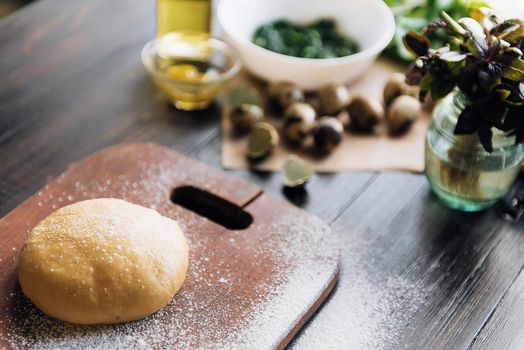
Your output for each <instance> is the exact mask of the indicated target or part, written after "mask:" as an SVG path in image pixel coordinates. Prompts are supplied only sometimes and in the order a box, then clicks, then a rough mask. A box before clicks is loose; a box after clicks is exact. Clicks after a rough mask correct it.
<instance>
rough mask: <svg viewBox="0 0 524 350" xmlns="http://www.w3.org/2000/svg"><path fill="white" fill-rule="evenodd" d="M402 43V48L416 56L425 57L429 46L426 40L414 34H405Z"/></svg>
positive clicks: (420, 35)
mask: <svg viewBox="0 0 524 350" xmlns="http://www.w3.org/2000/svg"><path fill="white" fill-rule="evenodd" d="M402 41H403V42H404V46H405V47H406V48H407V49H408V50H409V51H410V52H411V53H413V54H414V55H416V56H425V55H426V54H427V53H428V51H429V48H430V46H431V44H430V42H429V40H428V38H426V37H425V36H424V35H422V34H418V33H415V32H409V33H408V34H406V36H404V38H403V40H402Z"/></svg>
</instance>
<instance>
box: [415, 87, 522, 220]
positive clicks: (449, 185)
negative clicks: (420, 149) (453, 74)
mask: <svg viewBox="0 0 524 350" xmlns="http://www.w3.org/2000/svg"><path fill="white" fill-rule="evenodd" d="M468 103H469V101H468V99H467V97H466V96H465V95H464V94H462V93H461V92H460V91H456V92H453V93H451V94H450V95H448V96H447V97H445V98H444V99H443V100H442V101H441V103H440V104H439V105H437V107H436V108H435V110H434V112H433V120H432V123H431V126H430V128H429V129H428V132H427V134H426V149H425V174H426V176H427V178H428V180H429V183H430V185H431V188H432V189H433V191H434V192H435V194H436V195H437V197H439V198H440V199H441V200H442V201H443V202H444V203H445V204H446V205H447V206H449V207H451V208H455V209H460V210H463V211H479V210H482V209H485V208H487V207H489V206H491V205H492V204H494V203H495V202H496V201H497V200H498V199H499V198H501V197H502V196H504V195H505V194H506V193H507V192H508V190H509V188H510V187H511V185H512V184H513V182H514V181H515V178H516V177H517V175H518V172H519V170H520V169H521V163H522V159H523V158H524V146H523V145H522V144H515V137H514V136H509V135H507V134H505V133H504V132H502V131H500V130H498V129H495V128H493V130H492V131H493V138H492V141H493V151H492V152H491V153H489V152H487V151H485V150H484V148H483V147H482V145H481V143H480V140H479V137H478V135H477V134H476V133H475V134H471V135H455V134H454V130H455V125H456V124H457V120H458V116H459V115H460V113H461V112H462V110H463V109H464V108H465V107H466V106H467V104H468Z"/></svg>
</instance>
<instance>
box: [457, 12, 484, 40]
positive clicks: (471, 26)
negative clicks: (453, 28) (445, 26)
mask: <svg viewBox="0 0 524 350" xmlns="http://www.w3.org/2000/svg"><path fill="white" fill-rule="evenodd" d="M458 23H459V24H460V25H461V26H462V27H463V28H464V29H466V30H467V31H468V32H469V34H470V35H471V36H473V37H474V38H476V37H479V38H485V37H486V34H485V33H484V28H482V26H481V25H480V23H479V22H477V21H475V20H474V19H473V18H471V17H463V18H461V19H459V20H458Z"/></svg>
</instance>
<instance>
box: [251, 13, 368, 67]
mask: <svg viewBox="0 0 524 350" xmlns="http://www.w3.org/2000/svg"><path fill="white" fill-rule="evenodd" d="M253 42H254V43H255V44H256V45H258V46H261V47H263V48H265V49H268V50H270V51H274V52H278V53H281V54H283V55H288V56H295V57H304V58H333V57H342V56H349V55H352V54H354V53H356V52H358V51H359V48H358V44H357V43H356V42H355V41H354V40H352V39H350V38H348V37H346V36H343V35H341V34H340V33H339V32H338V30H337V25H336V23H335V21H334V20H332V19H327V18H324V19H319V20H318V21H315V22H313V23H311V24H306V25H300V24H295V23H293V22H290V21H288V20H286V19H279V20H276V21H273V22H270V23H267V24H264V25H262V26H260V27H259V28H258V29H257V30H256V31H255V34H254V35H253Z"/></svg>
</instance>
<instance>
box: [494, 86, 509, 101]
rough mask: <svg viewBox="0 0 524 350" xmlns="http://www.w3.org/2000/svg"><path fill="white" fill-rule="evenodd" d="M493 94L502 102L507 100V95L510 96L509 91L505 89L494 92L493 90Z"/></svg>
mask: <svg viewBox="0 0 524 350" xmlns="http://www.w3.org/2000/svg"><path fill="white" fill-rule="evenodd" d="M495 93H496V94H497V96H498V97H499V98H500V99H501V100H502V101H504V100H505V99H507V98H508V96H509V95H511V91H509V90H506V89H496V90H495Z"/></svg>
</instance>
